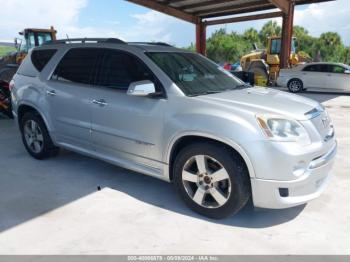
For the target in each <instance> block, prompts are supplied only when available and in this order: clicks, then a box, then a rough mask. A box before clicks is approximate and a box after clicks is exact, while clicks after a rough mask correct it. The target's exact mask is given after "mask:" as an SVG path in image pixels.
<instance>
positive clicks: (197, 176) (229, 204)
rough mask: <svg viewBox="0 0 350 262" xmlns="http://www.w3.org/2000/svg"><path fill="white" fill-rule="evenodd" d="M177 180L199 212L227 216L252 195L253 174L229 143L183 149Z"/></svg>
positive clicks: (176, 166) (181, 191)
mask: <svg viewBox="0 0 350 262" xmlns="http://www.w3.org/2000/svg"><path fill="white" fill-rule="evenodd" d="M174 184H175V187H176V190H177V192H178V193H179V195H180V196H181V198H182V199H183V200H184V202H185V203H186V204H187V205H188V206H189V207H190V208H191V209H192V210H194V211H195V212H197V213H199V214H201V215H204V216H207V217H210V218H216V219H219V218H224V217H226V216H228V215H230V214H232V213H237V212H238V211H239V210H240V209H241V208H243V207H244V206H245V204H246V203H247V201H248V199H249V198H250V182H249V175H248V172H247V170H246V168H245V165H244V163H243V162H242V160H241V159H240V158H239V157H238V156H237V155H235V154H233V152H231V150H229V149H227V148H226V147H225V146H220V145H216V144H213V143H198V144H193V145H190V146H187V147H186V148H184V149H183V150H181V151H180V153H179V154H178V156H177V157H176V159H175V163H174Z"/></svg>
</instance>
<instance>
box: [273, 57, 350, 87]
mask: <svg viewBox="0 0 350 262" xmlns="http://www.w3.org/2000/svg"><path fill="white" fill-rule="evenodd" d="M277 84H278V86H282V87H288V89H289V91H290V92H292V93H298V92H301V91H303V90H305V89H309V90H311V89H312V90H315V91H333V92H334V91H336V92H344V91H350V66H348V65H345V64H339V63H309V64H304V65H299V66H296V67H294V68H290V69H282V70H281V71H280V76H279V77H278V79H277Z"/></svg>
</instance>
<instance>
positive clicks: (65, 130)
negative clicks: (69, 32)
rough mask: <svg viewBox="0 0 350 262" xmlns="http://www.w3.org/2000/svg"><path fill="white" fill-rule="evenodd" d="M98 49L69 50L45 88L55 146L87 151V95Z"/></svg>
mask: <svg viewBox="0 0 350 262" xmlns="http://www.w3.org/2000/svg"><path fill="white" fill-rule="evenodd" d="M99 55H100V53H99V49H96V48H73V49H70V50H69V51H68V52H67V53H66V54H65V55H64V56H63V58H62V60H61V61H60V62H59V64H58V66H57V67H56V69H55V71H54V73H53V75H52V77H51V79H50V80H49V83H48V85H47V101H48V104H49V115H50V119H51V121H52V126H53V128H54V135H55V138H56V140H57V141H58V142H59V143H63V144H66V145H69V146H74V147H78V148H84V149H90V142H91V141H90V128H91V102H90V98H91V93H92V89H91V86H90V82H91V81H92V79H93V78H94V76H95V66H96V63H97V61H98V58H99Z"/></svg>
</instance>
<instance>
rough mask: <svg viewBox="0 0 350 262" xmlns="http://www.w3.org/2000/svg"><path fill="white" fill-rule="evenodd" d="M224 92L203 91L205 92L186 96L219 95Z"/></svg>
mask: <svg viewBox="0 0 350 262" xmlns="http://www.w3.org/2000/svg"><path fill="white" fill-rule="evenodd" d="M224 91H225V90H221V91H205V92H201V93H194V94H190V95H188V96H202V95H211V94H217V93H221V92H224Z"/></svg>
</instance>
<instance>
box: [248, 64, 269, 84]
mask: <svg viewBox="0 0 350 262" xmlns="http://www.w3.org/2000/svg"><path fill="white" fill-rule="evenodd" d="M249 72H251V73H254V84H255V85H257V84H258V83H257V81H256V77H257V76H261V77H263V78H264V79H266V83H267V85H268V84H269V74H268V73H267V71H266V69H264V68H262V67H260V66H253V67H251V68H250V69H249Z"/></svg>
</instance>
